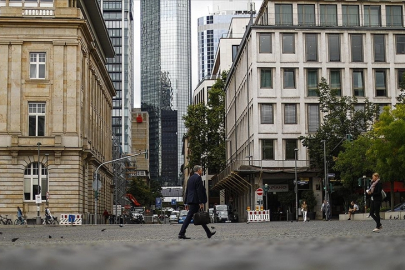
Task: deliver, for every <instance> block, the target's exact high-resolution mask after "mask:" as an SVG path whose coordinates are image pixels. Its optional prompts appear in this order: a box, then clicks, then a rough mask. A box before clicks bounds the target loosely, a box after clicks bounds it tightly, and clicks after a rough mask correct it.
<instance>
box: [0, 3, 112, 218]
mask: <svg viewBox="0 0 405 270" xmlns="http://www.w3.org/2000/svg"><path fill="white" fill-rule="evenodd" d="M100 14H101V12H100V9H99V5H98V3H97V0H77V1H69V0H38V1H9V0H0V55H2V56H3V61H2V63H1V65H0V160H1V162H0V171H1V174H2V177H1V179H0V198H1V203H0V207H1V214H2V215H3V214H8V215H9V216H10V217H15V213H16V208H17V206H19V207H20V208H21V209H22V210H23V213H24V215H25V216H26V218H27V219H29V220H30V219H36V217H38V216H37V214H38V213H40V215H42V216H43V213H44V209H45V206H46V205H49V207H50V209H51V211H52V213H53V214H54V215H55V216H58V217H60V214H79V215H82V217H83V219H82V221H83V222H91V221H94V214H95V213H96V214H97V216H98V217H101V213H102V212H103V211H104V209H107V210H108V211H111V206H112V199H113V196H112V185H113V177H112V175H113V170H112V166H111V164H103V163H104V162H105V161H108V160H111V159H112V140H111V135H112V131H111V119H112V118H111V111H112V107H113V104H112V99H113V96H114V95H115V90H114V87H113V84H112V82H111V79H110V76H109V74H108V72H107V69H106V66H105V64H106V58H109V57H114V49H113V46H112V44H111V41H110V38H109V36H108V33H107V29H106V27H105V24H104V21H103V18H102V16H101V15H100ZM97 169H98V175H99V182H98V183H99V185H93V183H94V181H93V180H94V175H95V172H96V170H97ZM93 189H98V190H97V193H98V197H97V198H98V199H97V200H95V192H94V190H93ZM37 207H38V208H37ZM96 209H97V211H96ZM38 210H39V212H38ZM37 220H38V219H37Z"/></svg>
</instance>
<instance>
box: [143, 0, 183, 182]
mask: <svg viewBox="0 0 405 270" xmlns="http://www.w3.org/2000/svg"><path fill="white" fill-rule="evenodd" d="M190 15H191V10H190V0H164V1H163V0H162V1H161V0H141V108H142V110H145V111H147V112H149V120H150V122H149V169H150V178H151V179H155V180H158V181H160V182H161V183H162V184H163V185H179V184H180V183H181V180H182V176H181V172H180V167H181V165H182V164H183V162H184V156H183V153H182V139H183V135H184V134H185V126H184V121H183V116H184V115H185V114H186V112H187V106H188V105H189V104H190V102H191V33H190V25H191V21H190Z"/></svg>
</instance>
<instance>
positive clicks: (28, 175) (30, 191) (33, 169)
mask: <svg viewBox="0 0 405 270" xmlns="http://www.w3.org/2000/svg"><path fill="white" fill-rule="evenodd" d="M47 175H48V170H47V168H46V167H45V166H44V165H43V164H42V163H39V171H38V162H32V163H30V164H28V166H27V167H26V168H25V171H24V200H25V201H34V200H35V195H38V194H39V185H38V177H39V179H41V183H40V184H41V198H42V200H46V193H47V192H48V177H47Z"/></svg>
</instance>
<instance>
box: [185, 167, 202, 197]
mask: <svg viewBox="0 0 405 270" xmlns="http://www.w3.org/2000/svg"><path fill="white" fill-rule="evenodd" d="M184 202H185V203H186V204H201V203H206V202H207V193H206V191H205V187H204V185H203V182H202V179H201V176H200V175H199V174H198V173H194V174H193V175H192V176H190V178H189V179H188V181H187V190H186V196H185V200H184Z"/></svg>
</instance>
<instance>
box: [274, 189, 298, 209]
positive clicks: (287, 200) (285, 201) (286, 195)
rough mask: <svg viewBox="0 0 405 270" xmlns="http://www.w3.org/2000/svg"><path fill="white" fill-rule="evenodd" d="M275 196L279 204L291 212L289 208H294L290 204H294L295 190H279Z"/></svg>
mask: <svg viewBox="0 0 405 270" xmlns="http://www.w3.org/2000/svg"><path fill="white" fill-rule="evenodd" d="M277 198H278V201H279V202H280V203H281V205H283V206H286V207H287V208H288V210H289V211H290V213H291V212H292V211H291V209H292V208H294V207H292V206H293V205H294V204H295V192H294V191H293V190H289V191H287V192H279V193H277Z"/></svg>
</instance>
